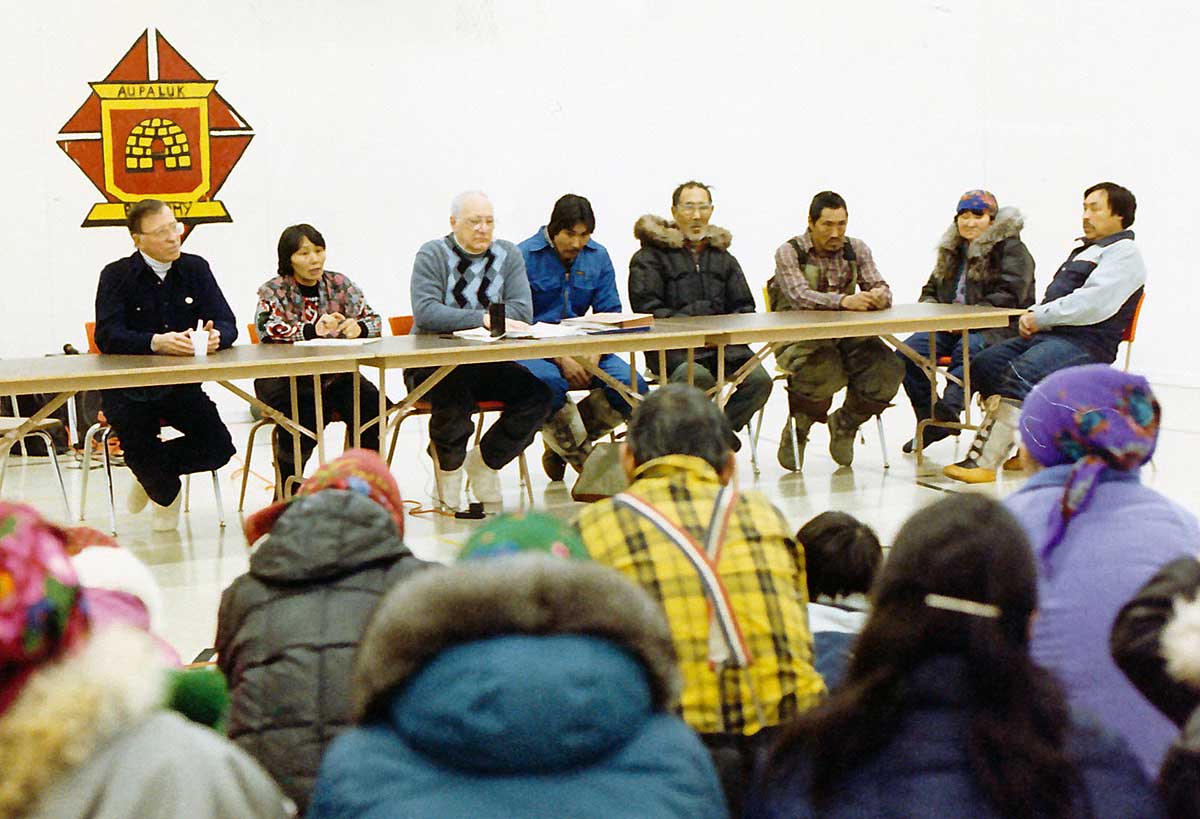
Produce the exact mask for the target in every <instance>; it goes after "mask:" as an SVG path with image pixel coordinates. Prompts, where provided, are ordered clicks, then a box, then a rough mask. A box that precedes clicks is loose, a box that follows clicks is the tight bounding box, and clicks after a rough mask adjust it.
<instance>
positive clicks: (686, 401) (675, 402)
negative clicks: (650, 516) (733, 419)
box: [621, 384, 736, 483]
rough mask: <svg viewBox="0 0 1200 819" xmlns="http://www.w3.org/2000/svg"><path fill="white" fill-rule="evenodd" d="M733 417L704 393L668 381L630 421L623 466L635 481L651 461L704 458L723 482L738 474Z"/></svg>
mask: <svg viewBox="0 0 1200 819" xmlns="http://www.w3.org/2000/svg"><path fill="white" fill-rule="evenodd" d="M733 438H734V432H733V429H732V428H731V427H730V426H729V419H728V418H727V417H726V416H725V414H724V413H723V412H721V410H720V409H719V408H718V407H717V405H716V404H714V403H713V402H712V401H710V400H709V399H708V397H707V396H706V395H705V394H704V393H703V391H701V390H699V389H697V388H696V387H691V386H688V385H687V384H667V385H665V386H663V387H659V388H658V389H657V390H655V391H653V392H652V393H650V394H649V395H648V396H646V398H645V399H644V400H643V401H642V402H641V403H640V404H638V406H637V409H635V410H634V411H633V415H632V416H631V417H630V419H629V424H628V433H627V435H626V439H625V446H624V448H623V450H622V453H621V464H622V467H623V468H624V470H625V475H626V476H627V477H628V478H629V480H630V481H633V480H634V479H635V478H636V477H637V475H638V474H639V472H640V471H641V470H642V469H643V468H644V467H645V465H646V464H648V463H650V462H651V461H654V460H657V459H659V458H665V457H668V456H671V455H683V456H690V457H693V458H699V459H700V460H702V461H704V462H705V463H707V464H708V465H709V466H711V467H712V468H713V469H715V470H716V471H717V475H718V476H720V479H721V483H728V482H729V480H730V479H731V478H732V477H733V471H734V467H735V465H736V461H735V459H734V455H733V450H732V448H731V443H732V440H733Z"/></svg>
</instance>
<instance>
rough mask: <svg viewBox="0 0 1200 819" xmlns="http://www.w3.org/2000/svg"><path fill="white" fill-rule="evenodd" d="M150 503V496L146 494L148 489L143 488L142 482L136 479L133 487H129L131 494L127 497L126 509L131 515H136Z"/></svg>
mask: <svg viewBox="0 0 1200 819" xmlns="http://www.w3.org/2000/svg"><path fill="white" fill-rule="evenodd" d="M149 501H150V496H149V495H147V494H146V488H145V487H144V486H142V483H141V481H139V480H138V479H137V478H134V479H133V486H131V487H129V494H128V495H127V496H126V497H125V508H126V509H128V510H129V512H130V514H133V515H136V514H137V513H138V512H140V511H142V510H143V509H145V508H146V504H147V503H149Z"/></svg>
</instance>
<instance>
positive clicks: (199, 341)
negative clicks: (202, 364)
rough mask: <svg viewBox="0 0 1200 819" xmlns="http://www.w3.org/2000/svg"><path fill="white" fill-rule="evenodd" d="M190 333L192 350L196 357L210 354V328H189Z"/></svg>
mask: <svg viewBox="0 0 1200 819" xmlns="http://www.w3.org/2000/svg"><path fill="white" fill-rule="evenodd" d="M188 334H189V335H190V336H191V337H192V352H193V353H195V355H196V358H204V356H206V355H208V330H188Z"/></svg>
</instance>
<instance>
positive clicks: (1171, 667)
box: [1111, 557, 1200, 817]
mask: <svg viewBox="0 0 1200 819" xmlns="http://www.w3.org/2000/svg"><path fill="white" fill-rule="evenodd" d="M1198 592H1200V562H1198V561H1197V560H1196V558H1195V557H1181V558H1179V559H1178V560H1173V561H1171V562H1170V563H1168V564H1167V565H1166V566H1163V567H1162V569H1161V570H1159V572H1158V574H1156V575H1154V577H1152V578H1150V580H1149V581H1148V582H1147V583H1146V585H1144V586H1142V588H1141V589H1139V590H1138V593H1137V594H1136V595H1134V597H1133V599H1132V600H1130V601H1129V602H1128V603H1126V604H1125V606H1124V607H1123V608H1122V609H1121V613H1120V614H1118V615H1117V619H1116V622H1115V623H1114V624H1113V632H1112V638H1111V646H1112V652H1113V659H1114V660H1116V662H1117V666H1118V667H1120V669H1121V670H1122V671H1123V672H1125V676H1126V677H1128V678H1129V681H1130V682H1132V683H1133V684H1134V685H1135V686H1137V689H1138V690H1139V691H1141V692H1142V694H1143V695H1144V696H1145V697H1146V699H1148V700H1149V701H1150V702H1151V703H1153V704H1154V706H1155V707H1156V708H1158V710H1159V711H1161V712H1162V713H1163V714H1165V715H1166V716H1167V717H1169V718H1170V719H1171V721H1172V722H1174V723H1175V724H1176V725H1177V726H1179V727H1180V728H1181V729H1182V733H1181V734H1180V735H1179V737H1178V738H1177V739H1176V740H1175V742H1174V743H1173V744H1172V745H1171V748H1170V750H1168V751H1167V755H1166V758H1165V759H1164V760H1163V764H1162V768H1161V769H1160V770H1159V774H1158V788H1159V792H1160V794H1161V795H1162V797H1163V800H1164V801H1165V802H1166V803H1167V812H1168V813H1169V814H1170V815H1171V816H1178V817H1191V816H1195V815H1196V810H1197V806H1198V805H1200V601H1198V600H1197V599H1196V598H1197V593H1198Z"/></svg>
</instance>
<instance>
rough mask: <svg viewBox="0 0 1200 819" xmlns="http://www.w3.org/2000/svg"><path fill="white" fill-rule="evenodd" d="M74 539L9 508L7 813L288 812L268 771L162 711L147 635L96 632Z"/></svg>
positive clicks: (3, 538)
mask: <svg viewBox="0 0 1200 819" xmlns="http://www.w3.org/2000/svg"><path fill="white" fill-rule="evenodd" d="M65 543H66V538H65V533H64V532H63V531H62V530H60V529H58V528H56V527H54V526H52V525H51V524H48V523H46V522H45V521H43V520H42V518H41V517H40V516H39V515H38V513H37V512H36V511H35V510H34V509H32V508H31V507H28V506H17V505H13V504H8V503H0V816H5V817H46V819H50V817H53V819H84V817H87V819H128V817H131V816H136V817H139V819H168V818H169V819H175V818H176V817H180V816H187V817H189V818H191V817H195V818H196V819H226V817H231V816H237V817H248V818H253V817H263V819H275V817H287V816H291V815H293V811H292V806H291V804H290V803H289V802H288V800H287V799H286V798H285V797H284V796H283V794H281V793H280V792H279V789H278V788H276V786H275V784H274V783H273V782H272V781H271V780H270V778H269V777H268V776H267V775H266V774H265V773H264V772H263V771H262V769H261V768H259V766H258V765H257V764H256V763H255V762H254V761H253V760H252V759H251V758H250V757H248V756H246V754H244V753H243V752H242V751H241V750H239V749H238V748H236V747H234V746H233V745H232V744H231V743H229V742H228V741H227V740H225V739H224V738H222V737H221V736H219V735H218V734H216V733H215V732H213V731H211V730H209V729H207V728H202V727H200V726H198V725H195V724H193V723H191V722H188V721H187V720H185V719H183V718H182V717H180V716H178V715H177V714H174V713H172V712H170V711H167V710H165V709H164V708H163V701H164V699H165V697H166V694H167V690H166V689H167V674H166V672H165V670H164V668H163V665H162V662H161V661H160V658H159V649H158V647H157V646H156V645H155V644H154V642H153V641H152V640H151V639H150V637H149V636H148V635H147V634H146V633H145V632H144V631H141V630H139V629H136V628H133V627H131V626H127V625H124V624H120V623H116V624H110V625H109V626H107V627H103V628H100V629H98V630H94V631H93V630H92V628H91V624H90V622H89V619H88V613H87V604H86V602H85V598H84V590H83V588H82V587H81V586H80V585H79V581H78V578H77V576H76V574H75V570H74V568H73V566H72V565H71V562H70V560H69V559H68V555H67V551H66V548H65Z"/></svg>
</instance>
